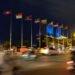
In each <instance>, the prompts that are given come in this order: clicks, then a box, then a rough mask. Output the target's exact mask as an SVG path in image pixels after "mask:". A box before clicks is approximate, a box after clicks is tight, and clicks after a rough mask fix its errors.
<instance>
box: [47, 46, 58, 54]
mask: <svg viewBox="0 0 75 75" xmlns="http://www.w3.org/2000/svg"><path fill="white" fill-rule="evenodd" d="M58 54H59V51H58V50H57V49H55V48H53V47H50V48H49V53H48V55H58Z"/></svg>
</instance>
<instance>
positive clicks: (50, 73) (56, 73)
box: [22, 54, 75, 75]
mask: <svg viewBox="0 0 75 75" xmlns="http://www.w3.org/2000/svg"><path fill="white" fill-rule="evenodd" d="M68 60H69V55H67V54H64V55H58V56H41V57H40V58H38V59H37V60H36V61H35V60H34V61H24V60H23V61H22V63H23V64H22V65H23V66H24V75H74V74H75V72H73V71H70V70H67V64H66V61H68Z"/></svg>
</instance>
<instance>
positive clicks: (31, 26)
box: [31, 20, 33, 49]
mask: <svg viewBox="0 0 75 75" xmlns="http://www.w3.org/2000/svg"><path fill="white" fill-rule="evenodd" d="M32 34H33V32H32V20H31V49H32V46H33V37H32Z"/></svg>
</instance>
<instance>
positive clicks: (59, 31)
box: [55, 27, 61, 37]
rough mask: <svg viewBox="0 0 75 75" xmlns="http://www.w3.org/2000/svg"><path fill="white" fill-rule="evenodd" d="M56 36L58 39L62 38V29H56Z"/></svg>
mask: <svg viewBox="0 0 75 75" xmlns="http://www.w3.org/2000/svg"><path fill="white" fill-rule="evenodd" d="M55 36H56V37H60V36H61V28H60V27H57V28H56V33H55Z"/></svg>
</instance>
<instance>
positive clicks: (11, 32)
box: [10, 15, 12, 50]
mask: <svg viewBox="0 0 75 75" xmlns="http://www.w3.org/2000/svg"><path fill="white" fill-rule="evenodd" d="M11 46H12V15H10V50H11Z"/></svg>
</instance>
